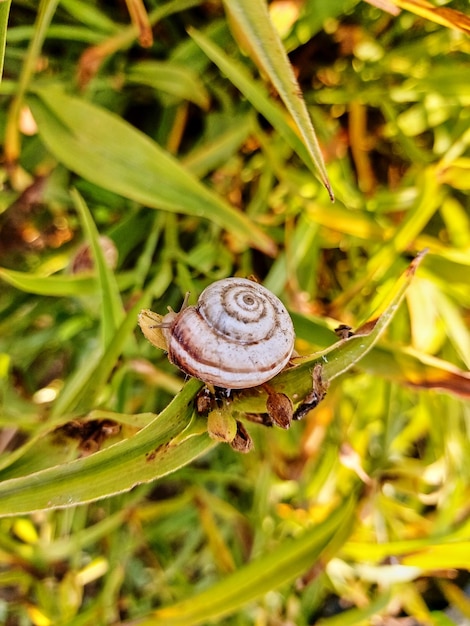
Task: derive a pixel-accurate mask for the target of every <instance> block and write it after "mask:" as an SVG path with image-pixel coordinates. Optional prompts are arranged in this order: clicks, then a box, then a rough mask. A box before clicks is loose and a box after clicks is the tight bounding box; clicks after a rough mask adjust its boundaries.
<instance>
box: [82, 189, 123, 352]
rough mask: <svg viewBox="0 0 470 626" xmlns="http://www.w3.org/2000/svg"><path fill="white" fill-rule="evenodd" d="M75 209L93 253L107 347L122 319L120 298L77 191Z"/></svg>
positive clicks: (90, 218)
mask: <svg viewBox="0 0 470 626" xmlns="http://www.w3.org/2000/svg"><path fill="white" fill-rule="evenodd" d="M73 200H74V205H75V208H76V209H77V211H78V214H79V216H80V219H81V221H82V224H83V227H84V230H85V232H86V234H87V238H88V241H89V242H90V247H91V250H92V251H93V259H94V263H95V268H96V275H97V280H98V284H99V293H100V294H101V328H102V335H103V346H104V347H106V346H107V345H109V343H110V341H111V339H112V337H113V335H114V333H115V332H116V329H117V327H118V326H119V324H120V323H121V321H122V319H123V317H124V310H123V307H122V301H121V296H120V294H119V289H118V286H117V283H116V278H115V276H114V273H113V270H112V269H111V268H110V267H109V266H108V264H107V263H106V259H105V257H104V253H103V249H102V247H101V245H100V242H99V232H98V230H97V228H96V226H95V223H94V221H93V218H92V216H91V214H90V211H89V210H88V207H87V206H86V204H85V202H84V201H83V198H82V197H81V196H80V194H79V193H78V192H77V191H74V192H73Z"/></svg>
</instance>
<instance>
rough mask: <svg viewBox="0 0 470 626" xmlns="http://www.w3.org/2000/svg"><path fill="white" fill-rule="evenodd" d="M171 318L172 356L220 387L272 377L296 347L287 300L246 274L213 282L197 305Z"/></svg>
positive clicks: (189, 371)
mask: <svg viewBox="0 0 470 626" xmlns="http://www.w3.org/2000/svg"><path fill="white" fill-rule="evenodd" d="M169 319H171V322H170V325H169V327H168V328H163V329H162V330H163V333H164V335H165V338H166V341H167V344H168V357H169V359H170V361H171V362H172V363H174V364H175V365H177V366H178V367H179V368H180V369H182V370H183V371H184V372H186V373H187V374H189V375H190V376H194V377H196V378H199V379H200V380H203V381H204V382H206V383H211V384H213V385H217V386H219V387H226V388H229V389H243V388H247V387H255V386H256V385H260V384H262V383H264V382H266V381H268V380H270V379H271V378H273V376H275V375H276V374H277V373H279V372H280V371H281V370H282V369H283V368H284V367H285V366H286V364H287V363H288V361H289V359H290V357H291V355H292V351H293V348H294V339H295V334H294V328H293V325H292V320H291V318H290V316H289V314H288V312H287V311H286V309H285V307H284V305H283V304H282V302H281V301H280V300H279V298H277V296H275V295H274V294H273V293H271V292H270V291H269V290H268V289H266V288H265V287H263V286H262V285H259V284H257V283H254V282H252V281H250V280H246V279H243V278H226V279H223V280H220V281H216V282H215V283H212V284H211V285H209V286H208V287H207V288H206V289H205V290H204V291H203V292H202V294H201V296H200V298H199V300H198V304H197V306H195V307H192V306H191V307H187V308H186V309H183V310H182V311H180V312H179V313H178V314H172V317H171V318H169Z"/></svg>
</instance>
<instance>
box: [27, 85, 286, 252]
mask: <svg viewBox="0 0 470 626" xmlns="http://www.w3.org/2000/svg"><path fill="white" fill-rule="evenodd" d="M28 101H29V104H30V106H31V110H32V112H33V115H34V117H35V119H36V122H37V125H38V130H39V134H40V136H41V139H42V140H43V142H44V143H45V144H46V146H47V148H48V149H49V150H50V151H51V152H52V154H53V155H54V156H55V157H56V158H57V159H58V160H59V161H60V162H61V163H63V164H64V165H65V166H66V167H68V168H69V169H70V170H72V171H74V172H76V173H77V174H79V175H80V176H83V177H84V178H86V179H87V180H89V181H91V182H93V183H95V184H96V185H100V186H101V187H104V188H105V189H109V190H110V191H113V192H114V193H118V194H121V195H122V196H124V197H126V198H130V199H132V200H135V201H136V202H139V203H141V204H143V205H146V206H149V207H151V208H154V209H163V210H165V211H172V212H177V213H184V214H186V215H193V216H196V217H200V218H204V219H208V220H211V221H213V222H214V223H216V224H218V225H219V226H220V227H222V228H224V229H226V230H227V231H228V232H230V233H231V234H232V235H234V236H236V237H238V238H239V239H240V240H241V241H242V242H243V244H244V245H247V246H249V245H252V246H254V247H256V248H259V249H261V250H263V251H264V252H266V253H268V254H271V255H272V254H274V252H275V250H276V248H275V245H274V243H273V242H272V240H271V239H270V238H269V237H268V236H267V235H266V234H265V233H264V232H263V231H262V230H261V229H260V228H259V227H258V226H257V225H256V224H254V223H253V222H252V221H251V220H249V219H248V218H247V217H246V216H245V215H244V214H243V213H241V212H239V211H237V210H236V209H234V208H233V207H232V206H230V205H229V204H228V203H226V202H225V201H224V200H223V199H222V198H220V197H218V196H217V195H216V194H215V193H213V192H212V191H210V190H209V189H208V188H207V187H205V186H204V185H203V184H202V183H201V182H200V181H199V180H198V179H197V178H196V177H195V176H193V175H192V174H190V173H189V172H188V171H187V170H186V169H185V168H184V167H183V166H182V165H181V164H180V163H179V162H178V161H177V160H176V159H175V158H174V157H173V156H171V155H170V154H169V153H167V152H166V151H165V150H163V149H162V148H161V147H160V146H158V145H157V144H156V143H155V142H153V141H152V140H151V139H150V138H149V137H147V136H145V135H144V134H142V133H141V132H139V131H138V130H136V129H135V128H133V127H132V126H130V125H129V124H128V123H126V122H125V121H123V120H122V119H120V118H119V117H117V116H116V115H114V114H112V113H110V112H109V111H105V110H104V109H101V108H100V107H97V106H96V105H94V104H92V103H90V102H85V101H84V100H81V99H79V98H75V97H73V96H69V95H66V94H64V93H63V92H62V91H60V90H59V89H52V88H50V87H49V88H47V89H45V88H37V89H35V91H34V93H31V94H30V95H29V97H28Z"/></svg>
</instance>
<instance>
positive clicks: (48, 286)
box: [0, 267, 96, 298]
mask: <svg viewBox="0 0 470 626" xmlns="http://www.w3.org/2000/svg"><path fill="white" fill-rule="evenodd" d="M0 278H1V279H2V280H4V281H5V282H6V283H8V284H9V285H12V287H16V288H17V289H20V290H21V291H25V292H26V293H34V294H37V295H40V296H57V297H59V298H66V297H74V296H86V295H90V294H93V293H96V280H95V278H92V277H90V276H38V275H37V274H32V273H26V272H18V271H16V270H10V269H6V268H4V267H0Z"/></svg>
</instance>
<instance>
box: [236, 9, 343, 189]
mask: <svg viewBox="0 0 470 626" xmlns="http://www.w3.org/2000/svg"><path fill="white" fill-rule="evenodd" d="M224 4H225V6H226V8H227V11H228V14H229V16H230V18H231V20H232V21H233V23H234V25H235V27H236V30H237V32H240V33H242V35H243V43H247V44H248V46H249V48H250V50H251V51H252V52H253V55H254V57H255V60H256V62H257V63H258V65H259V67H260V69H261V70H263V71H264V72H266V74H267V75H268V76H269V78H270V80H271V82H272V83H273V85H274V86H275V88H276V89H277V92H278V93H279V95H280V97H281V98H282V100H283V102H284V104H285V106H286V108H287V110H288V111H289V113H290V114H291V116H292V119H293V120H294V122H295V124H296V126H297V129H298V131H299V133H300V135H301V137H302V138H303V140H304V143H305V146H306V147H307V149H308V151H309V153H310V155H311V157H312V159H313V161H314V163H315V165H316V169H317V172H318V175H319V177H320V180H321V181H322V183H323V184H324V186H325V187H326V189H327V190H328V193H329V195H330V198H331V199H332V200H333V199H334V196H333V191H332V189H331V185H330V181H329V180H328V174H327V172H326V168H325V164H324V161H323V156H322V153H321V150H320V146H319V145H318V140H317V137H316V134H315V130H314V128H313V124H312V120H311V118H310V115H309V113H308V110H307V107H306V105H305V101H304V100H303V97H302V94H301V91H300V87H299V84H298V82H297V79H296V78H295V75H294V72H293V69H292V66H291V64H290V62H289V59H288V57H287V54H286V51H285V50H284V47H283V45H282V41H281V39H280V37H279V35H278V33H277V31H276V29H275V28H274V25H273V23H272V22H271V18H270V15H269V11H268V7H267V3H266V2H265V0H225V1H224Z"/></svg>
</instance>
